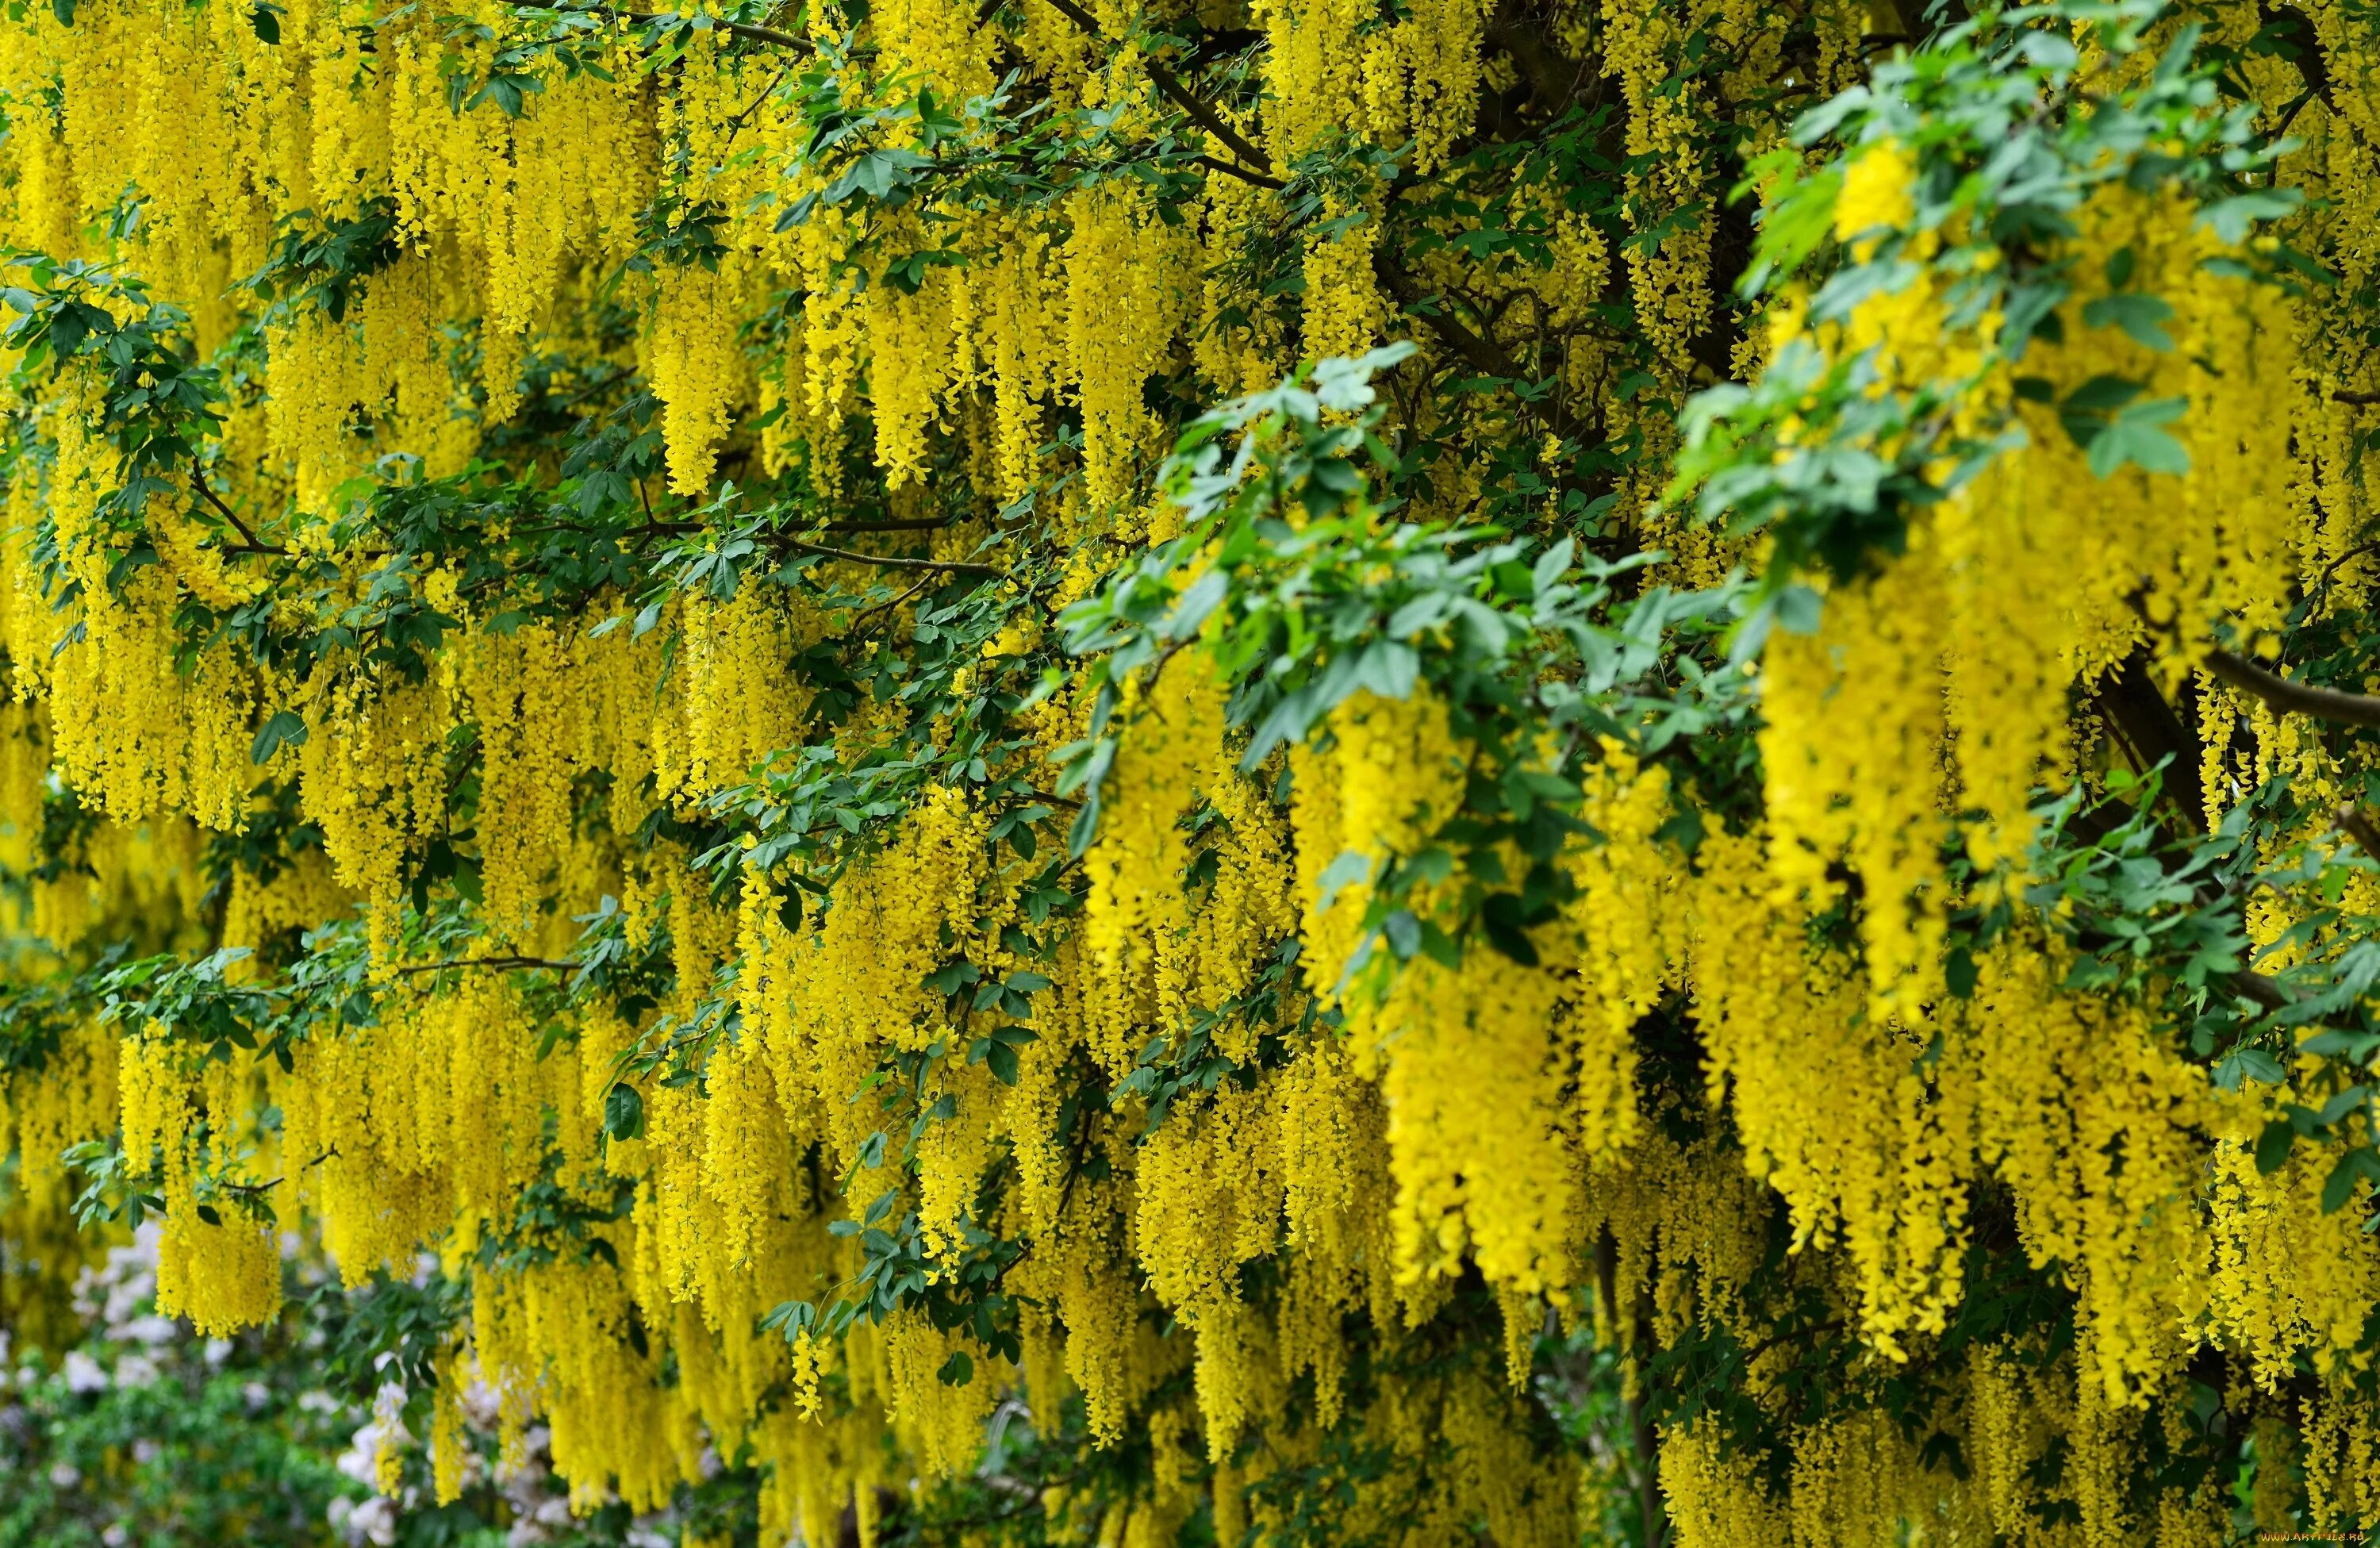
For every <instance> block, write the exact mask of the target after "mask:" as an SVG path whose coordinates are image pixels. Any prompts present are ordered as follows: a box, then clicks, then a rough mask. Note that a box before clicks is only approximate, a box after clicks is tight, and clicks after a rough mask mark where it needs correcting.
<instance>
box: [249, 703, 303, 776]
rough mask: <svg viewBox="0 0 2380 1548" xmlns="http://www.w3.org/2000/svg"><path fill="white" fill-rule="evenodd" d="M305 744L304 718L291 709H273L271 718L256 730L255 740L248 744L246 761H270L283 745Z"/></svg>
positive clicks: (297, 745) (295, 745) (300, 745)
mask: <svg viewBox="0 0 2380 1548" xmlns="http://www.w3.org/2000/svg"><path fill="white" fill-rule="evenodd" d="M305 745H306V722H305V721H304V719H303V718H301V717H300V716H299V715H298V714H297V712H295V711H293V710H275V711H273V714H272V716H271V718H269V719H268V720H266V721H265V723H264V728H263V729H262V730H261V731H259V732H257V734H256V740H255V741H254V742H252V743H250V744H249V750H248V761H249V762H251V763H266V762H271V761H272V759H273V754H274V753H276V752H278V751H280V750H282V749H283V748H284V747H303V746H305Z"/></svg>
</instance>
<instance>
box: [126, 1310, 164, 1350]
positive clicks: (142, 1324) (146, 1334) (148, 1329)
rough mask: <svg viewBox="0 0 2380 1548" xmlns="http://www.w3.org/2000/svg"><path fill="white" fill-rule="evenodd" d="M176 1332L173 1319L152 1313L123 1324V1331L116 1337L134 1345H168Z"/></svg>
mask: <svg viewBox="0 0 2380 1548" xmlns="http://www.w3.org/2000/svg"><path fill="white" fill-rule="evenodd" d="M175 1332H176V1328H175V1326H174V1319H172V1318H171V1317H160V1316H158V1315H156V1314H155V1313H153V1312H152V1313H151V1314H150V1315H148V1316H146V1317H135V1318H133V1319H132V1321H130V1322H128V1323H125V1324H124V1328H123V1331H122V1332H121V1333H120V1334H118V1335H117V1336H119V1337H121V1338H125V1339H128V1340H130V1341H131V1342H133V1343H135V1344H170V1343H172V1342H173V1341H174V1335H175Z"/></svg>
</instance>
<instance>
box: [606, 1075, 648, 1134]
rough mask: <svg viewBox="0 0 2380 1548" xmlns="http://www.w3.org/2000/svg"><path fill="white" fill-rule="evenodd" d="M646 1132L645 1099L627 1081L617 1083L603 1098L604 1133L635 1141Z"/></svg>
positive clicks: (614, 1083)
mask: <svg viewBox="0 0 2380 1548" xmlns="http://www.w3.org/2000/svg"><path fill="white" fill-rule="evenodd" d="M644 1131H645V1099H644V1098H643V1097H642V1096H641V1095H639V1094H637V1088H636V1087H634V1086H631V1085H629V1084H628V1083H627V1082H626V1081H625V1080H621V1081H615V1082H613V1086H612V1090H611V1091H609V1092H608V1093H606V1094H605V1096H604V1098H603V1132H604V1133H606V1134H609V1135H610V1136H611V1137H612V1138H613V1139H614V1140H634V1139H636V1138H637V1136H638V1135H640V1134H642V1133H644Z"/></svg>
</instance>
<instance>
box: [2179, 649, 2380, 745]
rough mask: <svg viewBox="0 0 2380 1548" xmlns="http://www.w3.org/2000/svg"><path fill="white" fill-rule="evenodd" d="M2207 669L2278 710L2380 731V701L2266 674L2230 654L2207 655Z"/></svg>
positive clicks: (2210, 652)
mask: <svg viewBox="0 0 2380 1548" xmlns="http://www.w3.org/2000/svg"><path fill="white" fill-rule="evenodd" d="M2206 670H2207V671H2208V672H2210V673H2212V674H2214V675H2215V676H2216V677H2219V678H2221V679H2222V680H2223V681H2224V682H2227V683H2229V684H2230V685H2231V686H2232V687H2233V688H2236V689H2240V691H2241V692H2243V693H2253V694H2254V695H2255V696H2256V697H2257V698H2259V699H2261V700H2263V701H2265V703H2267V704H2270V705H2271V706H2273V708H2275V709H2277V710H2288V711H2291V712H2293V713H2298V714H2303V715H2312V716H2313V717H2314V718H2315V719H2316V720H2327V721H2332V722H2335V723H2337V724H2338V725H2363V726H2370V727H2373V728H2375V729H2380V699H2374V698H2372V697H2370V696H2369V695H2367V694H2362V693H2342V692H2340V691H2339V690H2338V689H2335V688H2316V687H2314V686H2313V684H2312V683H2301V682H2298V681H2295V680H2294V679H2292V678H2289V677H2284V676H2280V675H2279V674H2278V673H2277V672H2267V671H2265V669H2264V668H2263V667H2261V666H2259V665H2257V664H2255V663H2254V662H2252V661H2250V660H2248V659H2247V658H2245V657H2244V656H2238V655H2234V654H2232V653H2231V652H2229V651H2221V650H2216V651H2209V652H2206Z"/></svg>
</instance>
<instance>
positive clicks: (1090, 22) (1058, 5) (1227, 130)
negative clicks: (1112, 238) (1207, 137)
mask: <svg viewBox="0 0 2380 1548" xmlns="http://www.w3.org/2000/svg"><path fill="white" fill-rule="evenodd" d="M1050 6H1052V7H1053V8H1054V9H1055V10H1056V11H1057V12H1058V14H1059V15H1060V16H1062V17H1064V18H1066V19H1067V20H1068V21H1071V22H1073V23H1074V24H1075V26H1077V27H1079V28H1081V29H1082V30H1084V31H1085V32H1087V33H1088V34H1090V35H1091V36H1092V37H1094V38H1099V39H1101V40H1102V41H1104V40H1105V39H1106V37H1107V34H1106V33H1105V32H1102V31H1100V30H1099V18H1097V17H1095V16H1093V15H1091V13H1090V12H1088V11H1087V10H1085V9H1083V7H1082V6H1077V5H1076V4H1075V0H1050ZM1141 65H1142V66H1143V67H1145V68H1146V69H1147V71H1148V79H1149V84H1151V85H1153V86H1155V87H1156V88H1157V89H1158V91H1160V92H1162V93H1164V95H1165V97H1166V99H1167V100H1168V101H1170V102H1172V104H1173V105H1174V106H1176V107H1178V108H1180V109H1181V110H1182V111H1183V112H1184V113H1186V114H1188V115H1189V116H1190V121H1191V122H1192V123H1194V124H1196V125H1197V126H1198V127H1199V128H1202V129H1205V130H1206V131H1207V132H1208V134H1211V135H1213V136H1214V137H1215V138H1216V139H1217V140H1221V141H1222V142H1223V144H1224V146H1225V147H1226V148H1227V149H1228V150H1230V152H1232V154H1233V155H1235V156H1237V157H1239V158H1240V160H1241V161H1243V162H1248V163H1252V164H1253V165H1251V166H1233V165H1230V164H1228V163H1225V162H1220V161H1216V160H1213V159H1211V158H1209V157H1206V156H1201V157H1199V158H1198V159H1199V160H1200V161H1202V162H1205V163H1206V164H1207V165H1210V166H1213V167H1215V168H1216V169H1217V170H1218V171H1222V172H1228V173H1230V174H1231V175H1232V176H1233V177H1245V178H1246V179H1247V180H1248V181H1250V182H1252V183H1259V184H1262V185H1264V186H1268V187H1271V188H1276V189H1277V188H1281V187H1282V186H1283V185H1282V184H1281V182H1280V181H1279V180H1277V179H1275V178H1274V177H1272V176H1271V175H1270V174H1269V173H1266V172H1264V171H1262V170H1260V169H1261V168H1264V167H1268V166H1270V165H1272V158H1271V157H1270V156H1268V155H1266V154H1265V153H1264V152H1262V151H1259V150H1257V148H1256V147H1255V146H1254V145H1251V144H1249V143H1248V141H1247V139H1246V137H1245V136H1244V135H1242V134H1241V133H1240V131H1239V130H1237V129H1235V128H1232V126H1231V125H1230V124H1228V123H1226V122H1225V121H1224V119H1223V116H1222V115H1221V114H1220V113H1218V112H1216V111H1215V108H1214V105H1213V104H1211V103H1208V101H1207V100H1206V99H1205V98H1203V97H1201V96H1199V95H1198V93H1196V91H1192V90H1190V88H1189V87H1187V86H1185V85H1184V84H1183V81H1182V78H1181V77H1180V76H1178V75H1175V74H1174V73H1173V71H1172V69H1170V68H1169V67H1167V66H1166V64H1165V61H1163V60H1162V59H1156V58H1149V57H1144V58H1143V59H1142V60H1141Z"/></svg>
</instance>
